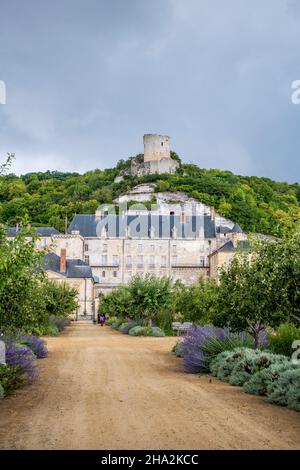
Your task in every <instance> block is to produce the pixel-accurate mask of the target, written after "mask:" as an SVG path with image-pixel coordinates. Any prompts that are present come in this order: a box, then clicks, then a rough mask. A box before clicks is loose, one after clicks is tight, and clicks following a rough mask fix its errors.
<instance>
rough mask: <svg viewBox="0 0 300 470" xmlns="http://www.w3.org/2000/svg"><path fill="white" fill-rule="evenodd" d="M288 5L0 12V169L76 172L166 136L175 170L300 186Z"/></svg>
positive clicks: (296, 58)
mask: <svg viewBox="0 0 300 470" xmlns="http://www.w3.org/2000/svg"><path fill="white" fill-rule="evenodd" d="M297 79H299V80H300V1H299V0H226V1H224V0H51V1H50V0H47V1H46V0H26V1H23V0H9V1H8V0H0V80H3V81H5V83H6V87H7V103H6V105H1V104H0V159H1V160H3V158H1V156H4V155H5V154H6V152H15V154H16V161H15V163H14V165H13V171H14V172H16V173H18V174H19V173H25V172H29V171H37V170H47V169H50V170H54V169H57V170H65V171H78V172H84V171H87V170H90V169H94V168H107V167H112V166H114V165H115V164H116V162H117V161H118V160H119V159H120V158H127V157H129V156H131V155H135V154H136V153H139V152H142V151H143V142H142V137H143V134H144V133H160V134H167V135H170V136H171V144H172V148H173V149H174V150H175V151H177V153H178V154H179V155H180V156H181V157H182V159H183V160H184V161H185V162H192V163H196V164H198V165H199V166H201V167H205V168H221V169H227V170H231V171H233V172H236V173H240V174H246V175H259V176H268V177H271V178H274V179H276V180H280V181H289V182H295V181H298V182H299V177H300V163H299V161H300V105H298V106H297V105H294V104H292V101H291V92H292V91H291V83H292V82H293V81H294V80H297Z"/></svg>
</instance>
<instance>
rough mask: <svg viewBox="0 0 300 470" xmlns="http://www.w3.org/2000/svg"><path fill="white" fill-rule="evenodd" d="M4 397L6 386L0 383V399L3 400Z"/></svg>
mask: <svg viewBox="0 0 300 470" xmlns="http://www.w3.org/2000/svg"><path fill="white" fill-rule="evenodd" d="M2 398H4V388H3V387H2V385H1V384H0V400H2Z"/></svg>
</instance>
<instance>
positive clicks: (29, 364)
mask: <svg viewBox="0 0 300 470" xmlns="http://www.w3.org/2000/svg"><path fill="white" fill-rule="evenodd" d="M6 363H7V365H8V366H10V367H12V368H17V369H18V370H20V372H21V374H26V376H27V377H28V379H29V380H32V379H34V378H35V377H36V374H37V371H36V365H35V355H34V354H33V352H32V351H31V349H29V348H28V347H27V346H24V345H22V344H17V343H14V342H12V341H11V340H9V341H8V342H7V343H6Z"/></svg>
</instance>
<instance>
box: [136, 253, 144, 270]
mask: <svg viewBox="0 0 300 470" xmlns="http://www.w3.org/2000/svg"><path fill="white" fill-rule="evenodd" d="M137 265H138V267H142V266H143V257H142V256H141V255H140V256H138V257H137Z"/></svg>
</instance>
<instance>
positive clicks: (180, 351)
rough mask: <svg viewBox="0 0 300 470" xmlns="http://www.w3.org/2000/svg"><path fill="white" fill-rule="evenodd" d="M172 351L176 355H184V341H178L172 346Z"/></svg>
mask: <svg viewBox="0 0 300 470" xmlns="http://www.w3.org/2000/svg"><path fill="white" fill-rule="evenodd" d="M172 352H173V353H174V354H175V356H176V357H183V344H182V341H177V343H176V344H175V346H173V348H172Z"/></svg>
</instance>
